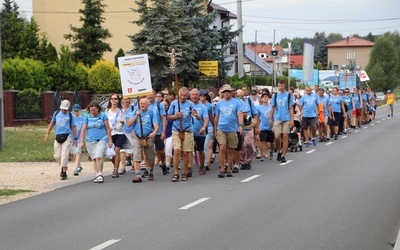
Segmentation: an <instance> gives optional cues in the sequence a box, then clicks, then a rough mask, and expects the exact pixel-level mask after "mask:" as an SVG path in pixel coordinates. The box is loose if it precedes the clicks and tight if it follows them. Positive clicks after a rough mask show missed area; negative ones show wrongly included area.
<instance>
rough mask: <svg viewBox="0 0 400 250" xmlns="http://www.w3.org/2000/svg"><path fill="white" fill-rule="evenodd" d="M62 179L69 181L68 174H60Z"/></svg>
mask: <svg viewBox="0 0 400 250" xmlns="http://www.w3.org/2000/svg"><path fill="white" fill-rule="evenodd" d="M60 177H61V180H63V181H64V180H66V179H67V173H66V172H61V173H60Z"/></svg>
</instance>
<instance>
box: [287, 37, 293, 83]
mask: <svg viewBox="0 0 400 250" xmlns="http://www.w3.org/2000/svg"><path fill="white" fill-rule="evenodd" d="M291 50H292V44H291V43H290V42H288V55H287V57H288V71H287V75H288V88H287V89H290V68H291V67H290V52H291Z"/></svg>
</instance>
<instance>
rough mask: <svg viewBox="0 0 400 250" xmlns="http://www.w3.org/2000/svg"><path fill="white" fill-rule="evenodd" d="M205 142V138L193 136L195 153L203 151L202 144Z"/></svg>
mask: <svg viewBox="0 0 400 250" xmlns="http://www.w3.org/2000/svg"><path fill="white" fill-rule="evenodd" d="M205 141H206V137H204V136H195V137H194V142H195V144H196V146H195V147H196V151H199V152H203V151H204V142H205Z"/></svg>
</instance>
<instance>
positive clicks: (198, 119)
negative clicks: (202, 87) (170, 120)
mask: <svg viewBox="0 0 400 250" xmlns="http://www.w3.org/2000/svg"><path fill="white" fill-rule="evenodd" d="M199 97H200V96H199V90H198V89H192V90H191V91H190V100H191V101H192V102H193V105H194V109H195V110H196V111H197V116H195V117H192V121H193V132H194V143H195V149H196V150H195V151H194V153H195V154H197V153H198V155H199V161H200V166H199V174H200V175H204V174H205V173H206V172H205V171H206V170H205V167H204V161H205V154H204V143H205V141H206V135H207V127H208V110H207V108H206V106H204V105H203V104H202V103H201V102H200V99H199ZM188 174H189V175H191V171H190V169H189V172H188Z"/></svg>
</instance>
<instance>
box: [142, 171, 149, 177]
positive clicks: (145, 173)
mask: <svg viewBox="0 0 400 250" xmlns="http://www.w3.org/2000/svg"><path fill="white" fill-rule="evenodd" d="M148 175H149V171H147V170H146V171H144V172H143V174H142V178H147V176H148Z"/></svg>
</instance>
